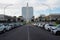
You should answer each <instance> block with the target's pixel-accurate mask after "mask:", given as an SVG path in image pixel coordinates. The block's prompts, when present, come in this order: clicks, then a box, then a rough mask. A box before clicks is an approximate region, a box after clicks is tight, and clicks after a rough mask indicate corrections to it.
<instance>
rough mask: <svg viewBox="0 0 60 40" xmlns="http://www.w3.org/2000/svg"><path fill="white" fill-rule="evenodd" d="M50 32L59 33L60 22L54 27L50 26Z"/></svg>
mask: <svg viewBox="0 0 60 40" xmlns="http://www.w3.org/2000/svg"><path fill="white" fill-rule="evenodd" d="M51 32H52V33H53V34H57V33H58V32H59V33H60V24H59V25H57V26H56V27H51Z"/></svg>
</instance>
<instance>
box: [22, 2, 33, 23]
mask: <svg viewBox="0 0 60 40" xmlns="http://www.w3.org/2000/svg"><path fill="white" fill-rule="evenodd" d="M22 16H23V18H24V19H25V21H26V22H29V21H31V19H32V17H33V7H29V5H28V3H27V6H26V7H22Z"/></svg>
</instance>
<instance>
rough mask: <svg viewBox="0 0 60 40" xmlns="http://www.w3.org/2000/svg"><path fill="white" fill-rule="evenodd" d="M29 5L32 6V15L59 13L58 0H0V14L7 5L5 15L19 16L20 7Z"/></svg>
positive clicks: (59, 5)
mask: <svg viewBox="0 0 60 40" xmlns="http://www.w3.org/2000/svg"><path fill="white" fill-rule="evenodd" d="M27 2H28V3H29V6H32V7H33V8H34V16H36V17H38V16H40V15H41V14H45V15H48V14H51V13H60V0H0V14H4V7H5V6H6V5H8V4H13V5H9V6H8V7H7V8H6V10H5V14H6V15H11V16H21V15H22V13H21V12H22V11H21V10H22V7H24V6H26V4H27Z"/></svg>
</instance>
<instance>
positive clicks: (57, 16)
mask: <svg viewBox="0 0 60 40" xmlns="http://www.w3.org/2000/svg"><path fill="white" fill-rule="evenodd" d="M47 18H48V20H60V14H50V15H48V16H47Z"/></svg>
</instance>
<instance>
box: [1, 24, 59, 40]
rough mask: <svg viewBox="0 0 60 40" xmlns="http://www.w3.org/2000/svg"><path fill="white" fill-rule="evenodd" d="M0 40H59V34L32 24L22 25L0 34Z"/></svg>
mask: <svg viewBox="0 0 60 40" xmlns="http://www.w3.org/2000/svg"><path fill="white" fill-rule="evenodd" d="M0 40H60V36H56V35H52V34H51V33H50V32H48V31H46V30H44V29H42V28H38V27H35V26H33V25H24V26H21V27H18V28H15V29H13V30H10V31H8V32H5V33H3V34H0Z"/></svg>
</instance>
